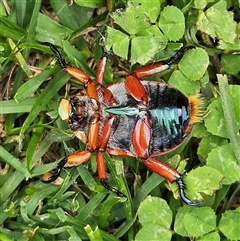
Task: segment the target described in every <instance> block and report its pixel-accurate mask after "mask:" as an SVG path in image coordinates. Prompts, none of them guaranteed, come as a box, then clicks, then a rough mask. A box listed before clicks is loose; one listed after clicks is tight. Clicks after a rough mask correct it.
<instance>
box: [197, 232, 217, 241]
mask: <svg viewBox="0 0 240 241" xmlns="http://www.w3.org/2000/svg"><path fill="white" fill-rule="evenodd" d="M209 240H211V241H220V240H221V237H220V235H219V233H217V232H211V233H208V234H205V235H203V236H202V237H201V238H200V239H199V241H209Z"/></svg>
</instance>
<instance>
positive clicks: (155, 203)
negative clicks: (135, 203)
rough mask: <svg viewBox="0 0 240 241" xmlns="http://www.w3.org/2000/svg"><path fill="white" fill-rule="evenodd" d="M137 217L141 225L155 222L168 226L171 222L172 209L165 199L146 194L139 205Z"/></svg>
mask: <svg viewBox="0 0 240 241" xmlns="http://www.w3.org/2000/svg"><path fill="white" fill-rule="evenodd" d="M149 217H151V218H149ZM138 218H139V222H140V223H141V224H142V225H143V226H145V225H147V224H157V225H159V226H162V227H164V228H169V227H170V225H171V223H172V211H171V209H170V208H169V206H168V205H167V203H166V201H165V200H163V199H161V198H157V197H151V196H148V197H147V198H146V199H145V200H144V201H143V202H142V203H141V204H140V206H139V209H138Z"/></svg>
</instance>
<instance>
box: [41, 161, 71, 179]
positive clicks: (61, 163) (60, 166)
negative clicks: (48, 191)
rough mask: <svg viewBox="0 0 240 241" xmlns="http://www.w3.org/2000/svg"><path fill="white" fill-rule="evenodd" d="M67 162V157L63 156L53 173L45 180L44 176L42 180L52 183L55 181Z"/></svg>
mask: <svg viewBox="0 0 240 241" xmlns="http://www.w3.org/2000/svg"><path fill="white" fill-rule="evenodd" d="M66 162H67V157H65V158H63V159H62V160H61V161H60V162H59V163H58V164H57V166H56V168H55V169H54V170H53V172H52V173H51V175H50V176H49V177H48V178H47V179H46V180H45V179H44V178H42V182H44V183H51V182H54V181H55V180H56V179H57V178H58V177H59V176H60V173H61V171H62V169H63V167H64V165H65V164H66Z"/></svg>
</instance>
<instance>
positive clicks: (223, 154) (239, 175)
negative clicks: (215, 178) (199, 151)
mask: <svg viewBox="0 0 240 241" xmlns="http://www.w3.org/2000/svg"><path fill="white" fill-rule="evenodd" d="M207 165H209V166H211V167H213V168H215V169H216V170H218V171H220V172H221V173H222V174H223V176H224V179H223V180H222V182H223V184H232V183H234V182H235V181H237V180H239V179H240V165H238V164H237V162H236V157H235V155H234V152H233V150H232V147H231V144H226V145H223V146H219V147H216V148H214V149H213V150H212V151H211V152H210V153H209V154H208V158H207Z"/></svg>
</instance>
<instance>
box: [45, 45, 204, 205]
mask: <svg viewBox="0 0 240 241" xmlns="http://www.w3.org/2000/svg"><path fill="white" fill-rule="evenodd" d="M48 45H49V47H50V48H51V50H52V51H53V53H54V55H55V57H56V58H57V61H58V63H59V65H60V67H61V69H62V70H64V71H65V72H66V73H67V74H69V75H70V76H71V77H73V78H74V79H76V80H78V81H80V82H81V83H82V84H83V85H84V89H83V90H80V91H79V92H78V93H77V94H76V95H73V96H71V97H70V100H67V99H62V100H61V101H60V104H59V115H60V117H61V119H62V120H64V121H66V122H67V124H68V126H69V128H70V129H71V130H72V131H73V132H74V134H75V135H76V136H77V137H78V138H79V139H80V141H82V142H83V143H85V149H84V150H82V151H79V152H76V153H74V154H71V155H68V156H66V157H64V158H63V159H62V160H61V161H60V162H59V163H58V164H57V167H56V169H55V170H54V171H52V172H51V173H48V174H45V175H43V177H42V180H43V181H44V182H53V181H55V180H56V179H57V178H58V177H59V175H60V172H61V170H62V169H63V168H65V167H72V166H78V165H80V164H82V163H85V162H87V161H88V160H89V159H90V158H91V156H92V154H93V153H94V152H95V153H96V160H97V169H98V176H99V180H100V182H101V183H102V185H103V186H104V187H105V188H106V189H107V190H109V191H111V192H113V193H115V194H116V195H118V196H120V197H124V196H125V195H124V194H123V193H122V192H120V191H119V190H117V189H116V188H114V187H112V186H111V185H110V184H109V182H108V180H107V176H106V168H105V164H104V152H107V153H109V154H110V155H116V156H130V157H136V158H138V159H140V160H142V162H143V164H145V165H146V166H147V167H148V168H149V169H150V170H152V171H153V172H155V173H157V174H159V175H161V176H162V177H164V178H165V179H167V180H168V181H170V182H174V181H175V182H176V183H177V184H178V188H179V193H180V197H181V199H182V201H183V202H185V203H186V204H188V205H190V206H198V205H200V203H199V202H194V201H192V200H190V199H189V198H188V197H187V196H186V194H185V189H186V187H185V184H184V181H183V176H182V175H181V174H180V173H179V172H178V171H176V170H175V169H174V168H172V167H170V166H169V165H168V164H166V163H164V162H162V161H159V160H157V159H155V156H158V155H163V154H166V153H168V152H170V151H172V150H174V149H176V148H177V147H179V146H180V145H181V144H182V143H183V142H184V141H185V140H186V138H187V136H188V135H189V133H190V132H191V130H192V127H193V125H194V124H195V123H196V122H199V121H200V120H201V107H200V106H201V104H202V98H201V97H200V96H199V95H197V96H190V97H186V96H185V95H184V94H183V93H181V92H180V91H179V90H178V89H176V88H174V87H172V86H170V85H168V84H165V83H161V82H155V81H148V80H143V78H144V77H147V76H150V75H153V74H156V73H160V72H162V71H164V70H167V69H170V68H171V67H172V65H173V64H175V63H177V62H178V61H179V60H180V59H181V58H182V56H183V55H184V53H185V52H186V51H187V50H189V49H190V47H182V48H181V49H180V50H179V51H178V52H177V53H176V54H175V55H174V56H173V57H171V58H170V59H169V60H166V61H161V62H156V63H154V64H152V65H150V66H145V67H140V68H138V69H136V70H134V71H133V72H132V73H130V74H129V75H128V76H127V77H126V79H125V80H124V81H123V82H119V83H114V84H111V85H109V86H103V77H104V72H105V68H106V63H107V52H106V51H103V55H102V57H101V59H100V61H99V64H98V67H97V73H96V78H95V79H92V78H91V77H90V76H89V75H88V74H86V73H85V72H83V71H82V70H80V69H78V68H75V67H72V66H70V65H68V64H67V63H66V62H65V61H64V60H63V58H62V56H61V54H60V52H59V51H58V49H57V48H56V47H55V46H54V45H52V44H48Z"/></svg>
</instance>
